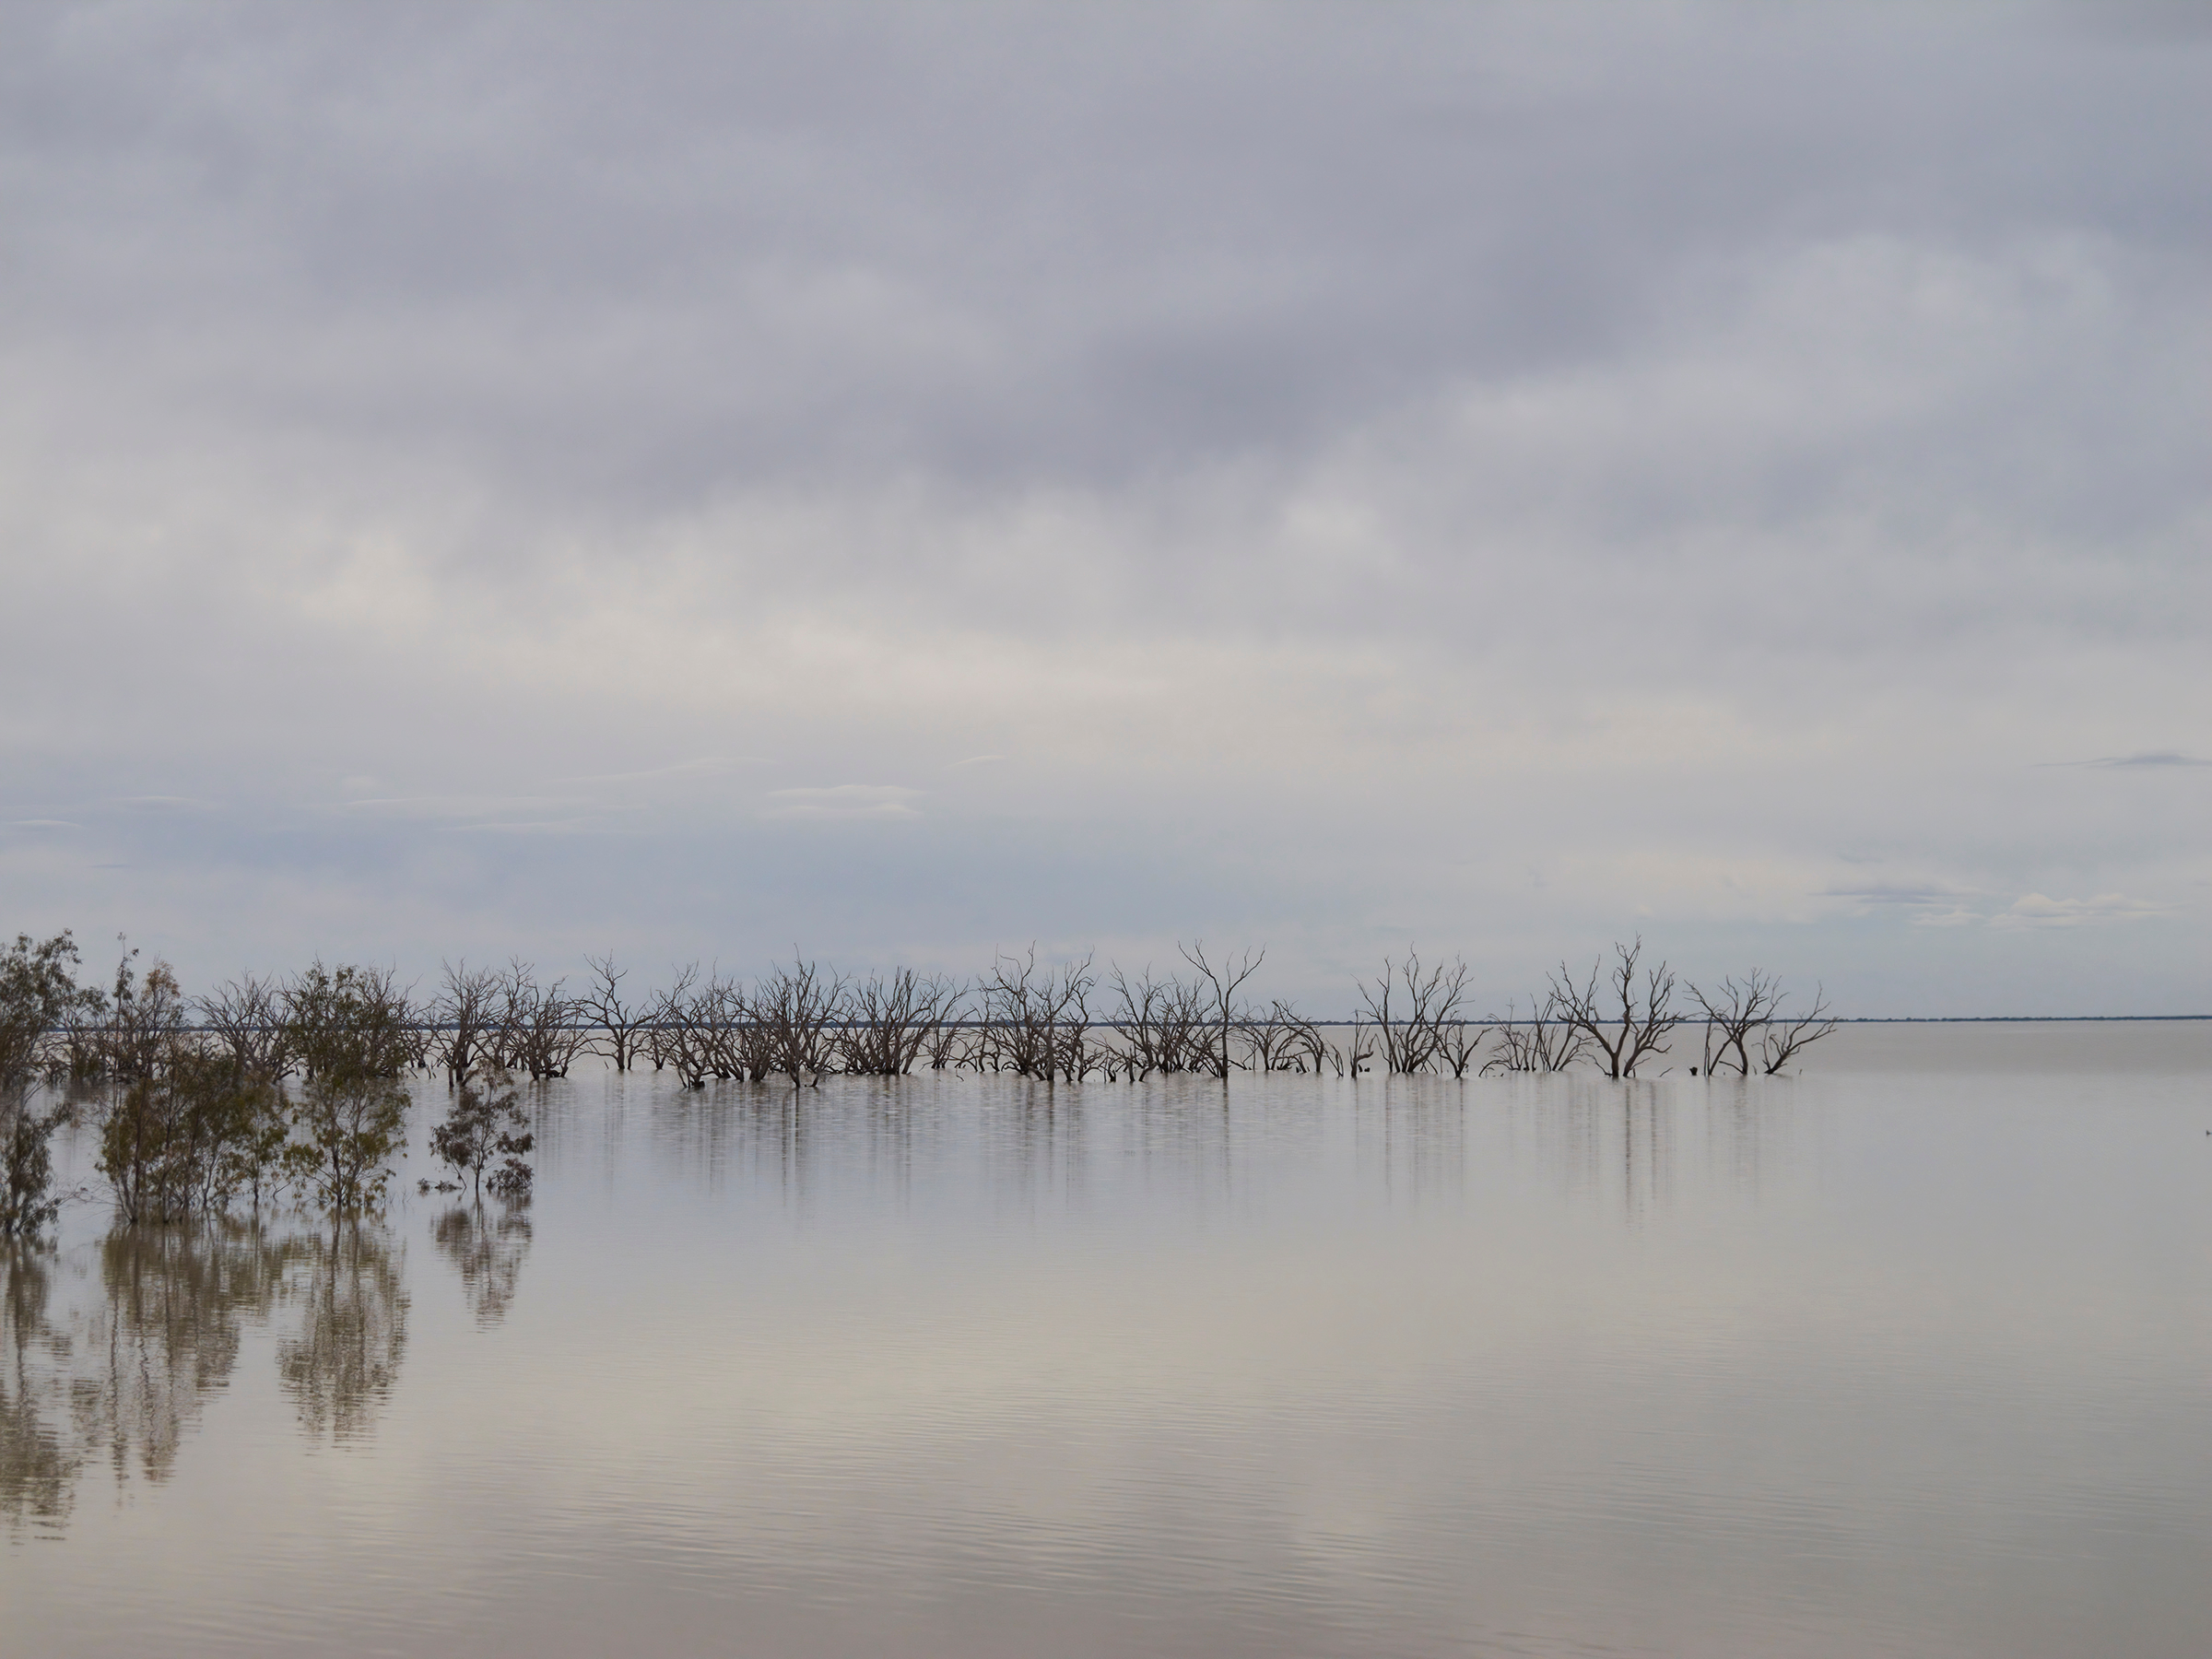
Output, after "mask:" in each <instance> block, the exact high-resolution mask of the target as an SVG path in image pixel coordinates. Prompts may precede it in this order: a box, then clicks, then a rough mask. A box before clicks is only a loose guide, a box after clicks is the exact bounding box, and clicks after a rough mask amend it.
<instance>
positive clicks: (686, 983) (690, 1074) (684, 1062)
mask: <svg viewBox="0 0 2212 1659" xmlns="http://www.w3.org/2000/svg"><path fill="white" fill-rule="evenodd" d="M698 982H699V964H698V963H697V962H694V963H692V964H691V965H690V966H689V967H688V968H686V969H683V970H682V971H679V972H678V973H677V976H676V981H675V982H674V983H673V984H671V985H670V986H669V987H668V988H667V989H666V990H665V991H662V992H659V993H657V994H655V995H654V997H653V1023H652V1024H651V1025H650V1026H649V1027H648V1028H647V1037H646V1044H647V1052H648V1053H649V1054H650V1056H651V1058H652V1060H653V1069H654V1070H655V1071H658V1070H660V1069H661V1068H662V1067H663V1066H667V1067H670V1068H672V1069H673V1070H674V1071H675V1073H676V1075H677V1077H678V1078H680V1079H681V1080H682V1082H683V1085H684V1087H685V1088H705V1087H706V1086H707V1071H708V1055H707V1045H706V1042H705V1041H704V1038H705V1035H706V1033H705V1032H704V1031H703V1030H701V1023H700V1018H699V996H698V993H697V989H696V987H697V985H698Z"/></svg>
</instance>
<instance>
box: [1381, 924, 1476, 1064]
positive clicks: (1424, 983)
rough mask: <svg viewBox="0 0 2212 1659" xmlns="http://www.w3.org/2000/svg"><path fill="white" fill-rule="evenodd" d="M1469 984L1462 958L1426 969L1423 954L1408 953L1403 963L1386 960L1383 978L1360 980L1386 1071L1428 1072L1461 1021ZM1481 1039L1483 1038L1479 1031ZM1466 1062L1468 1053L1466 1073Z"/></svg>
mask: <svg viewBox="0 0 2212 1659" xmlns="http://www.w3.org/2000/svg"><path fill="white" fill-rule="evenodd" d="M1466 982H1467V965H1466V963H1465V962H1464V961H1463V960H1461V959H1459V958H1457V957H1454V958H1453V959H1452V960H1451V961H1450V962H1448V963H1446V962H1440V963H1438V964H1437V965H1436V966H1435V967H1433V968H1430V969H1426V970H1424V969H1423V968H1422V966H1421V959H1420V957H1419V955H1418V953H1414V952H1408V953H1407V955H1406V960H1405V961H1404V962H1403V963H1402V964H1394V963H1393V962H1392V961H1391V960H1390V959H1389V958H1388V957H1385V958H1383V959H1382V975H1381V977H1380V978H1378V979H1377V980H1376V981H1375V982H1374V983H1372V984H1368V983H1366V982H1361V983H1360V986H1359V1002H1360V1007H1361V1011H1362V1012H1363V1013H1364V1014H1365V1016H1366V1018H1367V1021H1368V1023H1369V1025H1370V1026H1371V1029H1372V1030H1373V1031H1374V1033H1375V1036H1376V1038H1377V1040H1378V1041H1380V1042H1381V1043H1382V1064H1383V1065H1384V1066H1385V1068H1386V1069H1388V1070H1390V1071H1393V1072H1400V1073H1413V1072H1420V1071H1426V1070H1428V1069H1429V1067H1430V1065H1432V1064H1434V1063H1435V1062H1436V1061H1437V1060H1439V1059H1441V1058H1442V1057H1444V1053H1445V1048H1446V1044H1447V1041H1448V1040H1449V1036H1450V1033H1451V1032H1452V1031H1453V1028H1455V1027H1456V1026H1458V1025H1459V1024H1460V1022H1461V1015H1460V1008H1461V1005H1462V1004H1463V1003H1464V1002H1465V998H1466ZM1476 1041H1477V1043H1479V1042H1480V1041H1481V1037H1480V1035H1479V1034H1477V1038H1476ZM1460 1069H1461V1071H1462V1073H1463V1075H1464V1072H1465V1056H1464V1055H1463V1058H1462V1061H1461V1067H1460Z"/></svg>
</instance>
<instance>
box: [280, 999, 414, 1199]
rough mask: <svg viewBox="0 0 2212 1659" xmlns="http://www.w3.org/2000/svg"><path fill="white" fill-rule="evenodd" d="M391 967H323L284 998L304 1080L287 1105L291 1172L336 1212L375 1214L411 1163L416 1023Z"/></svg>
mask: <svg viewBox="0 0 2212 1659" xmlns="http://www.w3.org/2000/svg"><path fill="white" fill-rule="evenodd" d="M394 977H395V976H394V974H393V973H392V972H391V971H389V970H382V969H373V968H355V967H341V968H337V969H328V968H325V967H324V966H323V964H322V963H320V962H317V963H315V964H314V965H313V966H312V968H310V969H309V970H308V971H306V972H305V973H303V974H301V975H300V977H299V978H298V979H297V980H295V981H294V982H292V984H291V986H290V988H289V990H288V994H287V1005H288V1018H287V1022H286V1024H287V1030H288V1035H289V1038H290V1041H291V1044H292V1050H293V1053H296V1054H297V1055H298V1056H299V1060H300V1068H301V1070H302V1071H303V1072H304V1073H305V1074H306V1081H305V1082H304V1083H303V1084H302V1085H301V1087H300V1092H299V1094H298V1095H297V1096H296V1097H294V1099H293V1100H292V1102H291V1118H292V1128H293V1133H294V1135H295V1137H296V1138H295V1139H294V1140H293V1141H292V1143H291V1144H290V1145H289V1146H288V1147H286V1149H285V1167H286V1169H287V1171H288V1172H289V1173H290V1174H291V1175H292V1176H293V1177H294V1178H295V1179H296V1180H298V1181H299V1182H300V1184H301V1185H302V1186H304V1187H306V1188H307V1189H308V1190H309V1192H311V1193H312V1194H313V1196H314V1197H315V1199H316V1200H317V1202H319V1203H320V1204H321V1205H322V1206H324V1208H326V1209H331V1210H355V1209H362V1208H367V1207H371V1206H375V1205H377V1204H379V1203H381V1202H382V1199H383V1194H384V1189H385V1186H386V1185H387V1183H388V1182H390V1181H391V1179H392V1175H393V1171H392V1169H391V1166H390V1160H391V1159H394V1158H396V1157H405V1156H406V1144H405V1142H406V1123H407V1091H406V1086H405V1085H404V1084H402V1083H401V1082H400V1081H399V1077H400V1074H401V1073H402V1072H403V1071H405V1070H406V1068H407V1067H408V1066H409V1065H413V1064H414V1062H415V1058H416V1055H417V1053H418V1048H417V1036H418V1022H417V1020H416V1019H415V1017H414V1014H413V1011H412V1010H411V1009H410V1008H409V1007H408V1006H407V999H406V993H405V992H403V991H401V990H399V989H398V988H397V986H396V984H395V983H394Z"/></svg>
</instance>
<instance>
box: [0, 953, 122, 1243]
mask: <svg viewBox="0 0 2212 1659" xmlns="http://www.w3.org/2000/svg"><path fill="white" fill-rule="evenodd" d="M77 961H78V956H77V950H76V942H75V941H74V940H73V939H72V938H71V937H70V936H69V935H68V933H67V932H62V933H58V934H56V935H53V937H52V938H50V939H46V940H42V941H40V942H37V943H34V942H33V941H32V940H31V937H30V935H28V934H18V935H17V936H16V942H15V944H14V946H13V947H10V948H9V949H7V950H6V951H0V1238H14V1237H19V1236H22V1235H26V1234H29V1233H35V1232H38V1231H40V1230H41V1229H43V1228H44V1227H45V1226H46V1224H47V1223H48V1222H50V1221H52V1220H53V1218H54V1216H55V1214H56V1213H57V1212H58V1210H59V1208H60V1206H59V1205H58V1203H57V1202H56V1201H55V1200H54V1198H53V1193H52V1189H53V1147H52V1144H51V1143H52V1140H53V1132H54V1130H55V1129H56V1128H58V1127H59V1126H60V1125H61V1124H62V1122H63V1120H64V1119H65V1117H66V1116H67V1109H66V1107H65V1106H57V1107H55V1108H53V1110H51V1111H47V1112H40V1111H37V1110H35V1109H34V1108H33V1106H32V1104H31V1099H30V1096H31V1088H32V1085H33V1084H35V1083H37V1082H38V1081H39V1079H40V1077H41V1076H42V1075H43V1074H44V1073H45V1072H46V1070H47V1069H48V1068H49V1058H48V1055H47V1053H46V1044H47V1042H48V1041H49V1040H50V1039H51V1038H52V1036H53V1033H55V1032H56V1031H59V1030H64V1029H65V1027H66V1026H67V1025H68V1024H69V1023H70V1022H71V1021H72V1020H75V1019H77V1018H82V1017H84V1016H85V1015H87V1014H88V1013H89V1012H91V1011H93V1010H94V1009H96V1008H97V1006H98V1005H99V1002H100V997H99V994H98V993H97V992H88V991H85V990H81V989H79V988H78V986H77V983H76V964H77Z"/></svg>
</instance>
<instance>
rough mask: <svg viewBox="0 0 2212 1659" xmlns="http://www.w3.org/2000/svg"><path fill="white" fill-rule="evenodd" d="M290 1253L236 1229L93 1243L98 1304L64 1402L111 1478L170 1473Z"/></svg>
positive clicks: (276, 1289) (144, 1233)
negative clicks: (70, 1404) (71, 1405)
mask: <svg viewBox="0 0 2212 1659" xmlns="http://www.w3.org/2000/svg"><path fill="white" fill-rule="evenodd" d="M295 1255H296V1246H295V1245H294V1244H293V1243H292V1242H291V1241H285V1240H277V1239H273V1238H271V1237H270V1236H269V1235H268V1234H266V1233H265V1232H264V1231H263V1230H262V1229H260V1228H258V1227H252V1226H242V1225H239V1224H236V1223H216V1224H214V1225H210V1226H206V1227H126V1228H118V1229H117V1230H115V1231H113V1232H112V1233H110V1234H109V1235H108V1236H107V1237H106V1238H105V1239H104V1240H102V1241H100V1288H101V1289H102V1290H103V1291H104V1292H105V1295H104V1297H103V1298H102V1300H101V1301H100V1304H99V1305H98V1306H97V1308H96V1309H95V1311H94V1312H92V1313H91V1314H90V1315H89V1316H88V1317H87V1318H86V1320H85V1321H84V1329H83V1335H82V1338H81V1340H80V1342H79V1345H78V1353H77V1363H76V1366H75V1367H74V1368H73V1374H72V1379H71V1394H72V1396H73V1398H74V1401H75V1405H76V1425H77V1429H78V1431H79V1433H80V1434H81V1435H83V1436H84V1437H85V1438H86V1439H87V1440H88V1441H89V1442H90V1443H92V1444H94V1445H97V1446H99V1447H100V1448H101V1449H102V1450H103V1451H104V1452H105V1453H106V1454H107V1456H108V1458H109V1460H110V1461H111V1463H112V1465H114V1469H115V1472H116V1475H117V1477H118V1478H121V1477H124V1475H126V1474H127V1473H129V1471H130V1466H131V1465H132V1464H133V1463H134V1461H135V1464H136V1466H137V1472H138V1473H140V1474H141V1475H143V1476H144V1477H146V1478H147V1479H148V1480H154V1481H159V1480H162V1479H165V1478H166V1477H168V1476H169V1474H170V1473H171V1470H172V1469H173V1468H174V1467H175V1465H176V1456H177V1448H178V1445H179V1444H180V1443H181V1442H182V1440H183V1438H184V1435H185V1432H186V1431H187V1430H189V1429H190V1428H191V1427H192V1426H193V1424H194V1422H196V1421H197V1419H198V1418H199V1415H200V1410H201V1407H202V1406H203V1405H204V1404H205V1403H206V1398H207V1396H208V1394H210V1393H212V1392H213V1391H215V1390H217V1389H219V1388H221V1387H222V1386H223V1385H224V1384H225V1383H226V1382H229V1380H230V1373H231V1370H232V1368H233V1367H234V1366H235V1365H236V1364H237V1362H238V1353H239V1347H240V1343H241V1338H242V1336H243V1333H244V1328H245V1326H246V1325H247V1324H249V1323H256V1324H257V1323H259V1322H261V1321H262V1320H265V1318H266V1317H267V1316H268V1314H269V1312H270V1310H271V1309H272V1308H273V1307H274V1306H275V1305H276V1302H277V1297H278V1295H279V1293H280V1291H281V1289H282V1288H283V1283H284V1277H285V1269H286V1266H287V1265H288V1263H289V1262H290V1261H292V1260H293V1259H294V1258H295Z"/></svg>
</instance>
